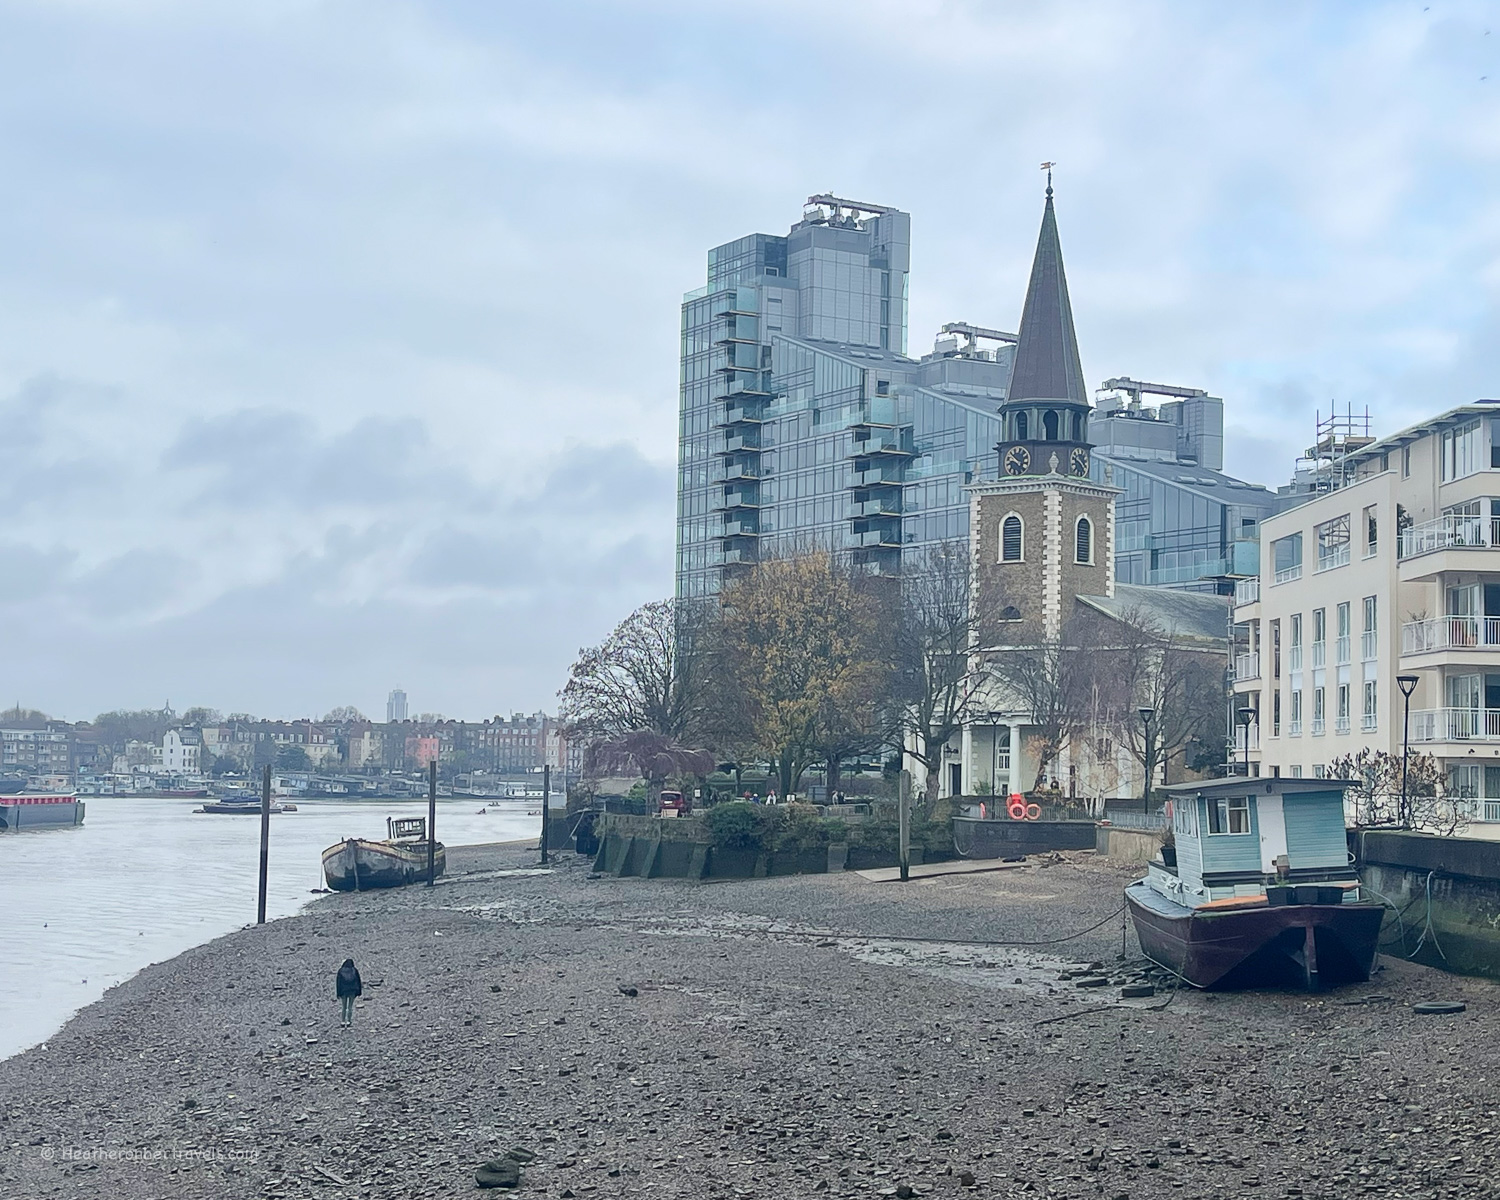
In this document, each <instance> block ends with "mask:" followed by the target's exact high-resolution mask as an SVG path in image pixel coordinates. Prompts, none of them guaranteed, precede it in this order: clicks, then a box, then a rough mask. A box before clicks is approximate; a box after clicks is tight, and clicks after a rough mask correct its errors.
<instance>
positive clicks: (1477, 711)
mask: <svg viewBox="0 0 1500 1200" xmlns="http://www.w3.org/2000/svg"><path fill="white" fill-rule="evenodd" d="M1411 740H1412V741H1414V742H1500V709H1494V708H1424V709H1418V710H1415V711H1413V713H1412V714H1411Z"/></svg>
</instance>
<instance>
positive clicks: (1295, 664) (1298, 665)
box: [1286, 646, 1302, 671]
mask: <svg viewBox="0 0 1500 1200" xmlns="http://www.w3.org/2000/svg"><path fill="white" fill-rule="evenodd" d="M1286 669H1287V670H1288V671H1300V670H1302V647H1301V646H1293V647H1292V648H1291V649H1290V650H1288V651H1287V655H1286Z"/></svg>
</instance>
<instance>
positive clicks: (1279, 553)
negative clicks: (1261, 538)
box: [1271, 533, 1302, 583]
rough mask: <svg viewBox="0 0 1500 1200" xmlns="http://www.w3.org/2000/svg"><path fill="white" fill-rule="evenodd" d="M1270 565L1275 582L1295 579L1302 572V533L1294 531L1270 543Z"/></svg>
mask: <svg viewBox="0 0 1500 1200" xmlns="http://www.w3.org/2000/svg"><path fill="white" fill-rule="evenodd" d="M1271 566H1272V569H1273V570H1274V571H1275V572H1276V574H1275V576H1274V580H1275V582H1276V583H1285V582H1287V580H1289V579H1297V578H1299V577H1300V576H1301V574H1302V535H1301V534H1300V533H1294V534H1291V535H1289V536H1288V537H1284V538H1277V539H1276V540H1275V541H1274V542H1272V543H1271Z"/></svg>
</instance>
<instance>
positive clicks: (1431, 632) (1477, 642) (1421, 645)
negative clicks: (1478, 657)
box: [1401, 617, 1500, 654]
mask: <svg viewBox="0 0 1500 1200" xmlns="http://www.w3.org/2000/svg"><path fill="white" fill-rule="evenodd" d="M1432 650H1483V651H1486V652H1488V653H1500V617H1433V618H1432V619H1430V620H1427V621H1407V622H1406V623H1405V624H1404V625H1402V626H1401V653H1402V654H1426V653H1428V652H1429V651H1432Z"/></svg>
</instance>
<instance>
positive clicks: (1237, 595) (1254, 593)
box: [1234, 575, 1260, 604]
mask: <svg viewBox="0 0 1500 1200" xmlns="http://www.w3.org/2000/svg"><path fill="white" fill-rule="evenodd" d="M1259 599H1260V576H1259V575H1256V576H1254V577H1253V578H1251V579H1236V580H1235V581H1234V602H1235V603H1236V604H1254V603H1255V602H1256V601H1257V600H1259Z"/></svg>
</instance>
